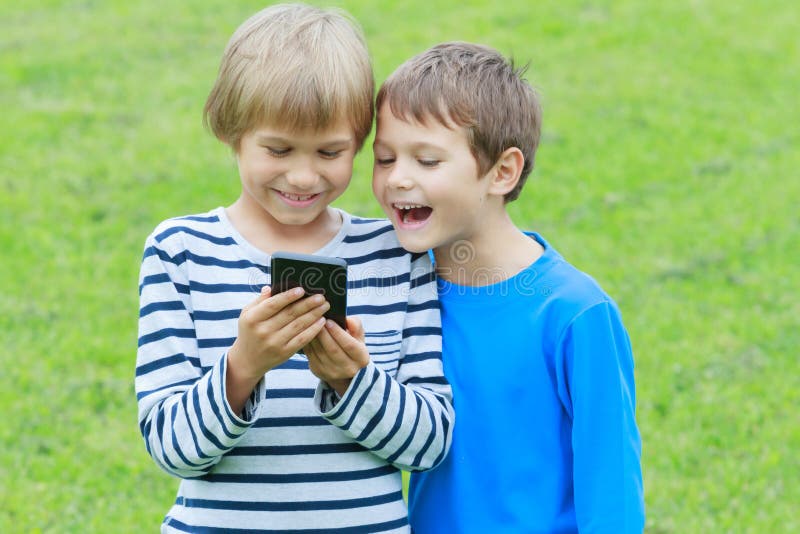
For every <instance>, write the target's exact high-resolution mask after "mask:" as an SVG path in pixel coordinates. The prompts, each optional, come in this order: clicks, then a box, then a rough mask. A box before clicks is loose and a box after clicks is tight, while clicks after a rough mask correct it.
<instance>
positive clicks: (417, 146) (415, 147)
mask: <svg viewBox="0 0 800 534" xmlns="http://www.w3.org/2000/svg"><path fill="white" fill-rule="evenodd" d="M372 146H373V147H375V146H378V147H387V148H388V145H387V143H385V142H383V141H381V140H380V139H377V138H376V139H375V141H373V143H372ZM408 148H410V149H411V151H412V152H415V151H419V150H438V151H442V150H447V149H446V148H445V147H443V146H439V145H434V144H431V143H424V142H417V143H411V144H410V145H408Z"/></svg>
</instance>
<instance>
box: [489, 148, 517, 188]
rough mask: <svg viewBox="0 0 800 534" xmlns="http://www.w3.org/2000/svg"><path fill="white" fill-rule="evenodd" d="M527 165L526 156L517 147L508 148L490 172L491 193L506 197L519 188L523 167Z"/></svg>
mask: <svg viewBox="0 0 800 534" xmlns="http://www.w3.org/2000/svg"><path fill="white" fill-rule="evenodd" d="M524 164H525V156H523V155H522V151H521V150H520V149H519V148H517V147H515V146H514V147H511V148H507V149H506V150H504V151H503V153H502V154H500V157H499V158H497V162H496V163H495V164H494V167H492V169H491V170H490V171H489V175H490V176H491V180H492V182H491V184H490V185H489V193H490V194H493V195H498V196H504V195H505V194H506V193H508V192H509V191H511V190H512V189H514V188H515V187H516V186H517V182H519V177H520V175H521V174H522V167H523V165H524Z"/></svg>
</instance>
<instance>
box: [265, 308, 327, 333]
mask: <svg viewBox="0 0 800 534" xmlns="http://www.w3.org/2000/svg"><path fill="white" fill-rule="evenodd" d="M329 309H330V304H328V303H327V302H325V301H324V300H323V301H322V304H320V305H318V306H316V307H314V308H311V309H309V310H308V311H306V312H305V313H303V314H302V315H300V316H298V317H293V316H292V315H291V314H290V313H289V312H281V314H279V315H277V316H275V317H274V318H272V319H270V320H269V321H265V322H264V323H262V325H263V328H264V329H265V331H268V332H274V336H275V342H276V343H278V344H281V343H289V342H290V341H291V340H292V339H294V338H295V337H296V336H298V335H299V334H300V333H302V332H303V331H305V330H306V329H308V328H310V327H311V326H312V325H314V324H315V323H316V322H317V321H320V320H321V321H322V325H323V327H324V326H325V322H324V321H325V318H324V317H323V315H325V312H326V311H328V310H329ZM283 321H286V322H285V323H283ZM281 323H283V324H282V325H281ZM315 337H316V334H315V335H314V336H312V337H311V338H309V339H308V340H307V341H306V342H308V341H311V340H312V339H314V338H315Z"/></svg>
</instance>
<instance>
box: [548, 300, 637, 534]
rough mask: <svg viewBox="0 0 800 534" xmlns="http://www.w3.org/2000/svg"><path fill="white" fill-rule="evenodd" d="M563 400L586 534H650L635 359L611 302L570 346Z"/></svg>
mask: <svg viewBox="0 0 800 534" xmlns="http://www.w3.org/2000/svg"><path fill="white" fill-rule="evenodd" d="M560 353H561V355H562V356H563V358H564V360H563V362H562V363H563V367H562V369H563V371H564V373H565V376H564V377H563V378H564V379H563V380H559V384H560V391H559V395H560V396H561V398H562V402H564V405H565V407H567V409H568V411H570V412H571V416H572V418H573V428H572V447H573V455H574V456H573V458H574V474H573V483H574V494H575V515H576V519H577V522H578V527H579V531H580V532H581V533H584V532H588V533H608V534H611V533H614V534H623V533H624V534H628V533H640V532H642V530H643V528H644V499H643V487H642V471H641V460H640V457H641V439H640V436H639V431H638V428H637V426H636V420H635V404H636V394H635V388H634V378H633V355H632V351H631V346H630V341H629V338H628V335H627V333H626V331H625V329H624V327H623V325H622V321H621V318H620V316H619V312H618V310H617V308H616V306H614V304H613V303H611V302H603V303H599V304H596V305H594V306H592V307H590V308H588V309H586V310H585V311H584V312H583V313H581V314H580V315H578V316H577V317H576V318H575V319H574V320H573V321H572V323H571V324H570V326H569V327H568V329H567V331H566V333H565V335H564V336H563V338H562V343H561V348H560Z"/></svg>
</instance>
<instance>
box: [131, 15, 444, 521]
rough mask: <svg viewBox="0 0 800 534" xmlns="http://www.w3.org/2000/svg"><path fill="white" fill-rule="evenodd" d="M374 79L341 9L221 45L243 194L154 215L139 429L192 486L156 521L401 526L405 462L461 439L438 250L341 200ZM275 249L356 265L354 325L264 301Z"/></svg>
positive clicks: (423, 459) (271, 22) (246, 29)
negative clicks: (414, 246)
mask: <svg viewBox="0 0 800 534" xmlns="http://www.w3.org/2000/svg"><path fill="white" fill-rule="evenodd" d="M373 88H374V83H373V76H372V68H371V65H370V60H369V55H368V53H367V49H366V45H365V43H364V38H363V35H362V34H361V31H360V30H359V28H358V27H357V25H356V24H355V22H354V21H353V20H351V19H350V18H349V17H348V16H347V15H346V14H344V13H343V12H340V11H336V10H323V9H318V8H314V7H310V6H305V5H301V4H292V5H277V6H272V7H270V8H267V9H265V10H263V11H261V12H259V13H256V14H255V15H253V17H251V18H250V19H248V20H247V21H246V22H244V23H243V24H242V25H241V26H240V27H239V28H238V29H237V30H236V32H235V33H234V35H233V36H232V37H231V40H230V42H229V43H228V46H227V48H226V50H225V53H224V56H223V58H222V63H221V66H220V71H219V75H218V77H217V80H216V83H215V85H214V88H213V89H212V91H211V94H210V95H209V98H208V101H207V104H206V107H205V119H206V122H207V124H208V125H209V127H210V129H211V130H212V131H213V132H214V134H215V135H216V136H217V137H218V138H219V139H220V140H221V141H223V142H224V143H226V144H227V145H229V146H230V147H231V149H232V150H233V152H234V154H235V156H236V161H237V164H238V169H239V175H240V178H241V184H242V188H241V194H240V195H239V197H238V199H236V200H235V202H233V204H231V205H230V206H228V207H227V208H222V207H219V208H216V209H214V210H212V211H210V212H207V213H203V214H199V215H192V216H186V217H179V218H174V219H169V220H167V221H165V222H163V223H161V224H160V225H159V226H158V227H157V228H156V229H155V230H154V231H153V233H152V234H151V235H150V236H149V237H148V238H147V242H146V244H145V251H144V257H143V259H142V267H141V275H140V285H139V293H140V301H141V302H140V313H139V348H138V355H137V364H136V395H137V400H138V404H139V425H140V429H141V432H142V435H143V436H144V438H145V444H146V447H147V450H148V452H149V453H150V455H151V456H152V457H153V459H154V460H155V462H156V463H157V464H158V465H159V466H160V467H161V468H163V469H164V470H165V471H167V472H168V473H170V474H172V475H175V476H177V477H180V478H181V479H182V481H181V484H180V488H179V490H178V496H177V499H176V500H175V503H174V504H173V506H172V508H171V509H170V511H169V513H168V514H167V516H166V518H165V519H164V522H163V524H162V527H161V528H162V532H245V531H246V532H256V531H258V532H285V531H292V530H301V531H305V532H322V531H324V532H353V531H359V532H361V531H363V532H407V531H408V518H407V510H406V506H405V504H404V502H403V498H402V492H401V477H400V471H399V470H400V469H408V470H418V469H428V468H430V467H432V466H434V465H436V464H437V463H438V462H439V461H440V460H441V459H442V458H443V457H444V455H445V453H446V451H447V449H448V447H449V441H450V432H451V430H450V429H451V428H452V420H453V413H452V406H451V392H450V387H449V385H448V384H447V382H446V381H445V380H444V378H443V376H442V366H441V329H440V320H439V311H438V304H437V301H436V287H435V280H434V276H433V270H432V266H431V264H430V260H429V259H428V257H427V255H426V254H411V253H409V252H407V251H405V250H404V249H403V248H402V247H401V246H400V244H399V243H398V241H397V238H396V236H395V233H394V231H393V229H392V225H391V224H390V223H389V222H388V221H385V220H376V219H363V218H359V217H355V216H352V215H350V214H348V213H346V212H344V211H342V210H339V209H335V208H332V207H331V206H330V203H331V202H333V201H334V200H335V199H336V198H337V197H338V196H339V195H341V194H342V193H343V192H344V190H345V188H346V187H347V185H348V184H349V182H350V179H351V175H352V170H353V158H354V157H355V154H356V152H357V151H358V150H359V149H360V147H361V145H362V144H363V142H364V139H365V138H366V136H367V134H368V133H369V131H370V129H371V126H372V118H373V110H374V108H373V101H372V97H373ZM278 250H282V251H291V252H300V253H314V254H319V255H323V256H337V257H340V258H343V259H345V260H346V261H347V264H348V281H349V284H348V304H349V306H348V310H347V313H348V318H347V330H345V329H342V328H341V327H339V326H338V325H337V324H336V323H334V322H333V321H326V320H325V319H324V317H323V314H324V313H325V311H326V310H327V309H328V307H329V305H328V303H327V302H325V301H324V300H323V299H322V297H321V296H319V295H316V296H311V297H307V298H303V297H304V294H303V291H302V290H290V291H287V292H284V293H279V294H276V295H272V294H271V292H270V288H269V286H268V285H267V284H269V283H270V273H269V267H268V266H269V265H270V258H271V254H272V253H273V252H276V251H278ZM303 348H305V354H301V353H299V351H300V350H301V349H303Z"/></svg>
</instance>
